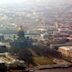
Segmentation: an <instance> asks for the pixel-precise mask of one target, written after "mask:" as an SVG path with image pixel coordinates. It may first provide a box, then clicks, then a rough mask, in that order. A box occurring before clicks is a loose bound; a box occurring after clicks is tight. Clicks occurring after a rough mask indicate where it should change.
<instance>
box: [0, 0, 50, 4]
mask: <svg viewBox="0 0 72 72" xmlns="http://www.w3.org/2000/svg"><path fill="white" fill-rule="evenodd" d="M48 1H50V0H0V4H8V3H23V2H24V3H34V2H48Z"/></svg>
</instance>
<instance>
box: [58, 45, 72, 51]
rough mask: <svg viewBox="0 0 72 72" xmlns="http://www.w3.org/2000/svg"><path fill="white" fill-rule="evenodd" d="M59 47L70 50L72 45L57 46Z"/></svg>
mask: <svg viewBox="0 0 72 72" xmlns="http://www.w3.org/2000/svg"><path fill="white" fill-rule="evenodd" d="M59 48H60V49H65V50H72V46H62V47H59Z"/></svg>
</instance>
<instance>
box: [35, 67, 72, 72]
mask: <svg viewBox="0 0 72 72" xmlns="http://www.w3.org/2000/svg"><path fill="white" fill-rule="evenodd" d="M35 72H72V67H70V68H60V69H59V68H57V69H44V70H36V71H35Z"/></svg>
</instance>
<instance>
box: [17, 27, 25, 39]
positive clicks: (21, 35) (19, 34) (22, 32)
mask: <svg viewBox="0 0 72 72" xmlns="http://www.w3.org/2000/svg"><path fill="white" fill-rule="evenodd" d="M24 37H25V33H24V30H23V28H22V26H20V27H19V29H18V38H19V39H21V38H24Z"/></svg>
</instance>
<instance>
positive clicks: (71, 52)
mask: <svg viewBox="0 0 72 72" xmlns="http://www.w3.org/2000/svg"><path fill="white" fill-rule="evenodd" d="M58 51H59V52H61V54H62V56H63V58H65V59H67V60H69V61H71V62H72V46H62V47H59V49H58Z"/></svg>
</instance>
